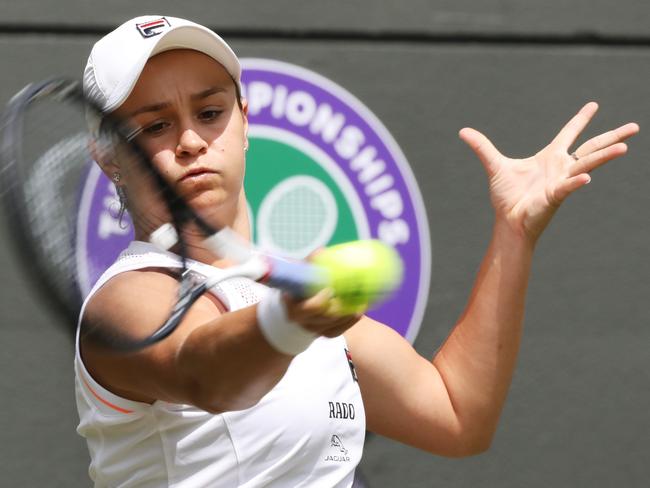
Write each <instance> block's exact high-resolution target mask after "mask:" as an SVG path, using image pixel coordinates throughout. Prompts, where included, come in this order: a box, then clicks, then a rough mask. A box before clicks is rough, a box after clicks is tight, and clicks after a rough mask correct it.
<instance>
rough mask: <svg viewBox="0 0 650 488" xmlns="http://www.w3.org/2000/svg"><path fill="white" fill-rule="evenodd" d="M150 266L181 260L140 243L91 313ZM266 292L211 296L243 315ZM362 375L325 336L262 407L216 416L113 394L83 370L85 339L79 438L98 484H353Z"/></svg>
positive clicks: (341, 342) (248, 284)
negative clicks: (125, 279)
mask: <svg viewBox="0 0 650 488" xmlns="http://www.w3.org/2000/svg"><path fill="white" fill-rule="evenodd" d="M146 267H168V268H175V267H176V268H177V267H180V262H179V258H178V256H176V255H174V254H172V253H166V252H161V251H159V250H157V249H156V248H155V247H154V246H152V245H150V244H148V243H144V242H138V241H135V242H133V243H131V245H130V246H129V248H128V249H126V250H125V251H124V252H123V253H122V254H121V255H120V257H119V258H118V260H117V261H116V262H115V263H114V264H113V265H112V266H111V267H110V268H109V269H108V270H107V271H106V272H105V273H104V275H102V277H101V278H100V279H99V281H98V283H97V284H96V285H95V287H94V288H93V290H91V292H90V293H89V295H88V297H87V298H86V302H85V303H84V308H85V304H86V303H87V302H88V300H89V299H90V298H91V297H92V296H93V294H94V293H95V292H96V291H97V290H98V289H99V288H100V287H101V286H102V285H103V284H105V283H106V282H107V281H108V280H109V279H111V278H112V277H114V276H115V275H117V274H119V273H123V272H125V271H130V270H135V269H142V268H146ZM191 269H192V270H193V272H195V273H197V274H198V275H201V276H208V275H213V274H214V273H220V272H221V271H220V270H219V269H218V268H214V267H212V266H208V265H205V264H202V263H198V262H191ZM266 290H267V288H266V287H264V286H263V285H260V284H258V283H255V282H252V281H250V280H246V279H240V278H237V279H231V280H227V281H224V282H223V283H222V284H220V285H219V286H218V287H217V288H216V289H215V290H213V291H212V293H214V294H215V295H216V296H217V297H218V298H219V300H220V301H221V302H222V303H223V304H224V305H225V306H226V307H227V308H228V309H229V310H237V309H239V308H242V307H246V306H249V305H251V304H254V303H256V302H257V301H259V299H260V298H261V297H262V296H263V294H264V293H265V292H266ZM84 308H82V311H81V314H82V315H83V311H84ZM353 369H354V368H353V366H352V363H351V361H350V358H349V355H348V354H347V350H346V343H345V339H344V338H343V337H337V338H335V339H326V338H319V339H317V340H316V341H314V342H313V343H312V345H311V346H310V347H309V348H308V349H307V350H306V351H304V352H303V353H301V354H299V355H298V356H296V357H295V358H294V360H293V361H292V362H291V364H290V366H289V368H288V370H287V372H286V374H285V375H284V377H283V378H282V380H281V381H280V382H279V383H278V384H277V385H276V386H275V387H274V388H273V389H272V390H271V391H270V392H269V393H267V394H266V395H265V396H264V397H263V398H262V399H261V400H260V401H259V403H258V404H257V405H255V406H254V407H252V408H249V409H246V410H242V411H234V412H226V413H222V414H218V415H215V414H211V413H208V412H205V411H203V410H201V409H198V408H196V407H193V406H191V405H179V404H172V403H167V402H163V401H156V402H155V403H153V404H152V405H149V404H147V403H140V402H135V401H131V400H128V399H125V398H121V397H119V396H117V395H115V394H113V393H111V392H110V391H108V390H107V389H106V388H103V387H102V386H101V385H100V384H99V383H97V382H96V381H95V380H94V379H93V378H92V377H91V376H90V374H89V373H88V371H87V370H86V368H85V367H84V364H83V361H82V359H81V355H80V352H79V345H78V339H77V352H76V358H75V376H76V399H77V408H78V411H79V419H80V420H79V426H78V428H77V431H78V432H79V434H80V435H82V436H83V437H85V438H86V441H87V443H88V449H89V451H90V457H91V464H90V468H89V474H90V477H91V478H92V480H93V481H94V483H95V486H96V487H136V486H137V487H141V488H146V487H152V488H153V487H156V488H160V487H165V486H169V487H175V488H199V487H224V488H233V487H241V488H254V487H275V488H280V487H282V488H297V487H323V488H330V487H350V486H352V482H353V477H354V470H355V468H356V466H357V464H358V463H359V461H360V460H361V454H362V450H363V443H364V436H365V427H366V426H365V413H364V408H363V403H362V400H361V393H360V391H359V386H358V383H357V382H356V379H355V374H354V371H353Z"/></svg>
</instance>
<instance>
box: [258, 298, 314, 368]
mask: <svg viewBox="0 0 650 488" xmlns="http://www.w3.org/2000/svg"><path fill="white" fill-rule="evenodd" d="M257 323H258V325H259V327H260V331H261V332H262V335H263V336H264V338H265V339H266V340H267V342H268V343H269V344H271V346H272V347H273V348H274V349H275V350H277V351H279V352H281V353H283V354H287V355H289V356H295V355H297V354H300V353H301V352H302V351H304V350H305V349H307V348H308V347H309V345H310V344H311V343H312V342H313V341H314V339H316V334H314V333H313V332H309V331H308V330H306V329H304V328H303V327H301V326H300V325H299V324H297V323H295V322H292V321H290V320H289V319H288V318H287V309H286V306H285V303H284V300H283V299H282V292H281V291H280V290H277V289H270V290H269V292H268V293H267V294H266V296H264V298H262V300H261V301H260V302H259V303H258V304H257Z"/></svg>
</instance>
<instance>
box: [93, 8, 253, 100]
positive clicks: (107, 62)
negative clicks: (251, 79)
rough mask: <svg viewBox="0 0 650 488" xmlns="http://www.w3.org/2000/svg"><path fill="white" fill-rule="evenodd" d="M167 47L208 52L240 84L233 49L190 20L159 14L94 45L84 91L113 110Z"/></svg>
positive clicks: (126, 25)
mask: <svg viewBox="0 0 650 488" xmlns="http://www.w3.org/2000/svg"><path fill="white" fill-rule="evenodd" d="M171 49H193V50H195V51H200V52H202V53H204V54H207V55H208V56H210V57H211V58H213V59H215V60H216V61H217V62H219V63H220V64H221V65H222V66H223V67H224V68H225V69H226V71H228V73H229V74H230V76H232V78H233V80H234V81H235V83H237V85H238V86H239V84H240V78H241V66H240V64H239V60H238V59H237V56H236V55H235V53H234V52H233V50H232V49H231V48H230V46H228V44H226V41H224V40H223V39H222V38H221V37H219V36H218V35H217V34H215V33H214V32H212V31H211V30H210V29H208V28H207V27H203V26H202V25H199V24H195V23H194V22H191V21H189V20H184V19H179V18H176V17H162V16H160V15H145V16H142V17H136V18H134V19H131V20H129V21H127V22H125V23H124V24H122V25H121V26H119V27H118V28H117V29H115V30H114V31H112V32H110V33H109V34H107V35H106V36H104V37H102V38H101V39H100V40H99V41H97V43H96V44H95V45H94V46H93V49H92V51H91V52H90V56H89V57H88V64H87V65H86V69H85V71H84V79H83V85H84V91H85V93H86V95H87V96H89V97H90V98H92V99H94V100H96V101H97V103H99V105H100V106H101V108H102V109H103V110H104V112H112V111H113V110H115V109H117V108H118V107H119V106H120V105H122V103H123V102H124V101H125V100H126V99H127V98H128V96H129V95H130V94H131V91H132V90H133V87H134V86H135V84H136V82H137V81H138V78H139V77H140V74H141V73H142V70H143V69H144V65H145V64H146V63H147V60H148V59H149V58H151V57H152V56H155V55H156V54H159V53H162V52H164V51H169V50H171Z"/></svg>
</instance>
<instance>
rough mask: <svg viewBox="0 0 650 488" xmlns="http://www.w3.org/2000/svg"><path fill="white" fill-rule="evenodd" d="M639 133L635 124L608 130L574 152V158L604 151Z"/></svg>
mask: <svg viewBox="0 0 650 488" xmlns="http://www.w3.org/2000/svg"><path fill="white" fill-rule="evenodd" d="M637 132H639V126H638V125H637V124H635V123H629V124H625V125H623V126H621V127H619V128H618V129H614V130H610V131H608V132H605V133H603V134H600V135H598V136H596V137H593V138H591V139H589V140H588V141H587V142H585V143H584V144H582V145H581V146H580V147H579V148H578V149H576V150H575V151H574V154H575V155H576V156H578V157H579V158H580V157H583V156H586V155H589V154H591V153H594V152H596V151H599V150H601V149H604V148H606V147H608V146H611V145H613V144H616V143H617V142H622V141H624V140H626V139H628V138H630V137H632V136H633V135H635V134H636V133H637Z"/></svg>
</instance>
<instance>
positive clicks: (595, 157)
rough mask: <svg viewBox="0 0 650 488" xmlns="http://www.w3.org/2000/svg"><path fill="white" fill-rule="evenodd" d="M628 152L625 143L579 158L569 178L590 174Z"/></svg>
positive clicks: (571, 169) (572, 166)
mask: <svg viewBox="0 0 650 488" xmlns="http://www.w3.org/2000/svg"><path fill="white" fill-rule="evenodd" d="M626 152H627V145H626V144H625V143H623V142H619V143H617V144H613V145H611V146H608V147H605V148H604V149H601V150H599V151H596V152H593V153H591V154H589V155H587V156H583V157H579V156H578V155H577V151H576V156H577V157H578V159H577V160H576V162H575V163H573V164H572V165H571V166H570V168H569V176H576V175H579V174H581V173H589V172H591V171H593V170H594V169H596V168H598V167H599V166H602V165H603V164H605V163H607V162H608V161H611V160H612V159H615V158H618V157H619V156H622V155H624V154H625V153H626Z"/></svg>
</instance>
